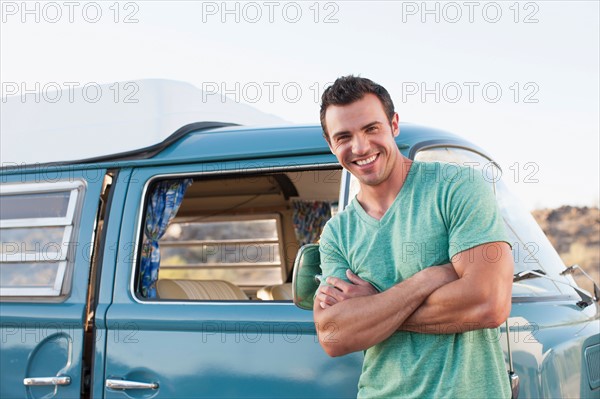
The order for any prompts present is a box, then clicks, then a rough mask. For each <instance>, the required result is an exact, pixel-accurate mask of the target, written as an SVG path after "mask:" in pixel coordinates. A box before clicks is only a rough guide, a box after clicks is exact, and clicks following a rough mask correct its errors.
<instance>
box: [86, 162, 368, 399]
mask: <svg viewBox="0 0 600 399" xmlns="http://www.w3.org/2000/svg"><path fill="white" fill-rule="evenodd" d="M257 165H258V164H257V163H256V162H254V163H252V162H249V161H248V162H241V163H240V162H236V163H233V162H232V163H220V164H218V165H217V164H204V165H180V166H172V167H164V168H160V169H159V168H154V167H153V168H143V169H137V170H135V173H134V176H135V179H132V180H131V182H130V184H129V189H128V190H127V199H126V202H125V207H124V210H123V217H122V219H123V221H124V222H123V223H122V225H121V230H120V243H119V246H118V254H117V265H116V273H115V277H114V293H113V298H112V303H111V304H110V306H109V307H108V310H107V312H106V319H105V321H104V322H102V323H100V322H99V323H98V324H97V325H98V326H100V325H101V324H103V325H105V328H106V331H105V332H104V333H103V334H105V336H106V337H107V338H106V351H105V353H104V358H105V376H104V377H105V381H104V386H105V391H104V396H105V398H129V397H156V398H217V397H227V398H232V397H236V398H242V397H254V398H256V397H261V398H262V397H276V398H282V397H296V398H297V397H320V398H331V397H336V398H339V397H356V393H357V382H358V377H359V375H360V371H361V364H362V357H363V355H362V353H354V354H351V355H348V356H343V357H340V358H335V359H333V358H330V357H328V356H327V355H326V354H325V352H324V351H323V350H322V349H321V347H320V345H319V343H318V341H317V338H316V333H315V328H314V323H313V316H312V312H307V311H304V310H301V309H299V308H297V307H296V306H295V305H294V304H293V302H292V301H291V297H290V299H289V300H269V299H268V298H267V296H263V295H269V293H268V291H269V290H267V289H266V287H264V286H263V287H260V285H261V284H263V283H268V282H269V281H267V280H264V281H262V280H260V279H261V278H267V277H268V276H277V273H276V272H275V271H276V270H277V267H278V266H277V265H278V264H282V263H281V262H284V263H285V262H287V261H289V262H290V263H289V266H290V267H289V269H285V268H284V269H279V272H278V273H279V279H280V280H279V282H281V283H282V284H279V285H277V287H281V286H285V283H286V281H288V280H287V275H286V274H287V272H286V270H287V271H289V272H291V264H292V263H293V259H285V260H282V258H285V257H286V256H287V255H285V253H286V252H285V251H286V250H287V249H288V248H292V247H293V248H295V250H297V248H298V241H296V238H294V239H293V241H294V244H293V245H291V241H290V240H291V239H290V234H291V235H292V236H293V235H294V228H293V227H292V224H291V222H289V223H288V219H287V218H288V217H289V216H290V215H291V212H292V211H291V210H290V209H289V208H285V206H283V207H282V203H281V201H283V202H287V203H288V204H291V202H290V201H292V200H293V199H294V198H295V197H296V198H298V197H301V196H302V191H303V190H304V189H301V188H300V186H301V185H302V186H303V187H305V188H306V190H304V191H305V192H306V193H307V194H306V196H307V197H308V196H310V197H312V198H313V199H315V198H316V197H318V196H319V189H318V187H319V184H327V185H329V186H328V187H326V188H325V189H329V190H330V191H331V192H333V194H332V195H330V197H333V201H334V202H335V203H337V196H338V195H339V187H340V182H339V180H338V181H335V182H333V181H328V180H327V176H328V174H331V173H335V174H337V175H338V176H339V175H341V170H340V169H339V166H337V163H336V161H335V158H333V157H332V156H331V155H328V156H325V155H323V156H311V157H305V158H303V159H301V160H299V159H294V162H293V165H294V168H299V167H302V165H305V166H303V167H304V168H312V169H314V168H315V165H321V167H322V166H323V165H325V166H327V165H329V168H332V167H336V168H337V169H338V170H337V171H334V172H332V171H330V170H326V171H325V172H326V173H323V174H322V175H321V177H315V176H317V175H315V174H314V173H313V172H312V171H311V172H310V173H309V172H307V173H306V174H304V175H302V176H299V175H298V174H297V173H296V174H294V175H292V173H291V172H290V169H286V167H285V166H282V162H281V161H279V162H270V161H268V160H264V161H261V162H260V167H257ZM271 165H273V166H271ZM275 165H276V166H275ZM299 165H300V166H299ZM294 170H296V169H294ZM202 171H210V172H202ZM240 171H244V172H243V173H240ZM263 174H264V175H265V176H269V178H268V179H264V178H263ZM161 179H168V180H164V181H169V182H171V183H169V184H172V187H175V191H179V190H182V189H181V186H182V185H184V184H185V185H188V184H189V182H188V183H186V179H191V180H193V183H191V185H189V186H188V188H187V191H186V193H185V194H184V197H183V198H184V199H183V202H182V205H181V207H180V208H179V210H178V211H177V212H176V213H177V215H174V219H173V220H172V221H171V223H170V224H179V227H177V229H176V230H177V231H176V232H168V233H165V236H163V238H162V240H164V241H166V242H165V243H164V244H162V243H159V245H161V250H160V251H161V263H160V264H161V266H160V267H161V269H160V271H159V280H158V283H159V284H158V289H157V295H156V297H153V298H149V297H144V295H145V294H143V293H142V292H141V290H140V284H141V283H140V281H143V279H142V278H140V276H139V273H140V270H141V263H142V262H143V261H142V260H141V258H142V257H143V251H144V249H143V248H140V246H141V242H142V240H143V237H144V236H143V234H144V233H143V231H142V229H143V228H146V227H147V226H148V223H149V222H148V219H149V217H148V214H147V209H148V205H149V204H152V205H153V206H155V208H156V209H158V208H161V206H163V205H162V204H161V203H160V201H158V200H157V199H156V198H155V197H152V193H153V192H156V190H155V187H157V186H156V185H157V184H158V183H156V184H155V183H154V182H161V181H163V180H161ZM215 179H216V180H215ZM300 180H302V182H301V181H300ZM256 190H262V191H261V192H260V193H258V194H257V191H256ZM261 193H262V194H261ZM190 195H191V196H192V198H190V197H189V196H190ZM169 198H171V200H172V201H174V202H175V203H176V202H177V200H173V199H172V197H169ZM316 199H319V198H316ZM314 204H315V206H316V207H317V206H318V205H319V203H318V202H315V203H314ZM334 205H335V204H334ZM178 206H179V205H178V204H176V207H178ZM190 212H196V213H195V214H191V213H190ZM258 215H262V216H260V218H262V219H261V220H262V221H265V222H264V225H265V226H268V225H269V223H273V225H274V226H279V227H278V228H277V231H278V234H281V236H277V235H275V236H271V235H267V236H256V237H253V238H248V236H246V235H243V234H245V233H246V230H245V227H244V228H242V227H240V228H238V229H235V228H230V226H231V225H230V224H228V223H230V222H231V220H240V221H242V222H245V221H247V220H248V218H250V217H252V218H253V219H252V220H257V219H258V218H259V216H258ZM154 216H156V215H154ZM154 216H153V218H154ZM156 219H158V218H156ZM200 222H207V223H209V222H210V223H212V227H211V228H212V230H211V232H212V233H211V234H212V235H206V234H204V233H202V231H203V230H201V229H199V230H195V231H196V232H195V233H194V234H193V235H192V236H190V237H187V238H185V237H184V236H185V235H186V230H185V229H186V228H190V225H192V224H193V223H200ZM279 223H281V225H280V224H279ZM240 226H241V225H240ZM196 227H197V226H195V227H194V228H196ZM221 227H222V228H221ZM218 229H221V230H219V231H220V232H225V231H226V232H227V234H231V235H220V234H221V233H218V234H217V233H216V231H217V230H218ZM290 229H291V233H290ZM242 233H243V234H242ZM223 234H225V233H223ZM168 235H170V236H172V237H179V239H180V240H183V241H179V242H173V240H171V239H164V237H166V236H168ZM231 237H233V238H231ZM282 237H285V238H282ZM125 243H127V244H126V245H127V246H126V245H125ZM132 243H133V245H132ZM167 244H168V245H167ZM182 246H184V247H185V248H182ZM261 248H262V249H265V251H262V249H261ZM267 248H270V249H271V250H272V251H274V252H269V251H267V250H266V249H267ZM273 248H274V249H273ZM295 250H294V251H295ZM185 251H187V252H185ZM261 251H262V253H263V255H264V254H265V253H269V254H271V253H276V256H274V257H272V258H269V257H266V258H265V257H260V256H257V255H256V253H257V252H261ZM282 251H283V252H282ZM290 251H291V250H290ZM294 253H295V252H294ZM194 254H197V255H194ZM240 254H241V255H240ZM244 254H245V255H244ZM203 256H205V257H206V258H207V259H202V257H203ZM239 256H241V257H244V256H246V261H244V259H242V261H241V262H240V261H239V259H238V257H239ZM292 257H293V255H292ZM191 258H193V259H192V260H190V259H191ZM248 259H251V260H250V261H248ZM253 262H254V263H253ZM278 262H280V263H278ZM163 269H165V270H163ZM166 269H168V270H166ZM191 269H193V270H191ZM259 270H271V271H273V273H270V272H269V273H263V272H258V271H259ZM281 270H284V272H283V273H282V272H281ZM166 271H168V273H169V274H168V275H165V274H163V272H166ZM236 271H241V272H244V273H246V272H248V271H255V273H246V274H245V275H244V276H253V277H252V278H257V279H259V280H260V281H262V282H261V283H260V284H259V283H255V284H254V286H252V284H250V283H244V281H243V278H242V277H239V276H241V274H239V273H238V274H236ZM186 273H187V274H186ZM236 275H237V276H238V277H239V279H236ZM161 276H162V277H161ZM165 276H168V278H167V279H164V277H165ZM186 276H187V277H186ZM257 276H258V277H257ZM248 278H250V277H248ZM268 278H271V277H268ZM164 280H167V282H168V283H169V284H168V285H167V284H163V285H162V286H161V285H160V283H161V282H164ZM259 280H257V281H259ZM271 282H272V281H271ZM273 291H276V290H273ZM269 292H270V291H269ZM187 295H189V296H187ZM195 295H197V296H196V297H195V298H197V299H194V296H195ZM212 295H214V296H212ZM230 295H231V296H230ZM207 298H208V299H207ZM261 298H262V299H261ZM332 333H333V334H334V333H335V332H332Z"/></svg>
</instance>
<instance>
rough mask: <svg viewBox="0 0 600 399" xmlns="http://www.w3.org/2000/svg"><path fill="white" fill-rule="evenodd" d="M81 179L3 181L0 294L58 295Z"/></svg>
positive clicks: (0, 196) (64, 274)
mask: <svg viewBox="0 0 600 399" xmlns="http://www.w3.org/2000/svg"><path fill="white" fill-rule="evenodd" d="M84 188H85V184H84V182H82V181H69V182H53V183H48V182H44V183H23V184H6V185H3V186H2V191H1V193H0V296H2V297H13V296H16V297H22V296H34V297H37V296H60V295H61V294H64V291H65V290H66V288H67V287H64V281H65V279H66V277H67V276H68V270H69V262H70V261H71V259H70V258H71V257H70V255H69V253H70V250H71V249H72V248H71V247H72V246H73V241H74V240H73V239H72V237H73V234H74V230H75V226H76V220H77V216H78V213H79V209H80V204H81V201H82V198H83V192H84Z"/></svg>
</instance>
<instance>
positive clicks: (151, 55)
mask: <svg viewBox="0 0 600 399" xmlns="http://www.w3.org/2000/svg"><path fill="white" fill-rule="evenodd" d="M0 3H1V9H2V24H1V30H0V81H1V83H2V93H1V94H2V96H3V97H5V96H7V95H24V91H25V90H35V89H39V90H40V91H42V93H43V94H44V95H45V96H42V99H41V101H44V100H45V99H46V98H50V97H51V94H50V92H51V91H52V90H56V88H63V89H64V88H68V87H69V86H68V85H73V84H77V85H78V86H85V85H92V84H96V83H99V84H111V83H112V82H127V81H132V80H138V79H149V78H161V79H173V80H178V81H184V82H189V83H191V84H193V85H195V86H196V87H198V88H199V89H203V90H204V91H205V92H206V95H207V96H217V95H218V94H217V92H222V93H224V94H225V95H227V96H228V97H229V98H230V99H233V100H234V101H236V102H240V103H243V104H249V105H252V106H254V107H256V108H258V109H259V110H261V111H264V112H267V113H270V114H274V115H277V116H279V117H281V118H283V119H285V120H286V121H289V122H290V123H318V122H319V117H318V112H319V96H320V93H321V92H322V90H323V88H324V87H326V85H327V84H329V83H330V82H332V81H333V80H335V79H336V78H337V77H339V76H343V75H348V74H355V75H360V76H363V77H368V78H370V79H372V80H374V81H376V82H377V83H380V84H382V85H383V86H385V87H386V88H387V89H388V91H389V92H390V94H391V95H392V98H393V100H394V103H395V106H396V110H397V112H398V113H399V116H400V120H401V121H405V122H412V123H418V124H421V125H426V126H431V127H436V128H441V129H444V130H448V131H451V132H453V133H456V134H458V135H460V136H462V137H464V138H466V139H468V140H469V141H471V142H473V143H475V144H476V145H478V146H480V147H482V148H484V149H485V150H487V152H489V153H490V154H491V155H492V156H493V157H494V158H495V160H496V161H497V162H498V163H499V164H500V166H501V168H502V169H503V178H504V181H505V182H506V183H507V184H508V185H509V187H510V188H511V189H512V191H514V192H515V193H516V195H517V196H518V197H519V198H521V200H522V201H523V203H524V205H525V207H526V208H528V209H537V208H544V207H558V206H561V205H575V206H598V205H599V201H600V200H599V196H600V195H599V190H600V188H599V181H600V176H599V173H600V172H599V170H600V165H599V148H600V142H599V137H600V134H599V131H600V126H599V120H600V115H599V113H600V111H599V110H600V100H599V87H600V82H599V80H600V79H599V71H600V64H599V49H600V43H599V37H600V32H599V26H600V22H599V15H600V9H599V4H600V2H598V1H568V2H567V1H520V2H517V1H496V2H493V1H456V2H438V1H427V2H423V1H415V2H413V1H381V2H378V1H370V2H366V1H322V2H316V1H296V2H294V1H264V2H261V1H257V2H237V1H230V2H222V1H216V2H212V1H207V2H198V1H170V2H166V1H122V2H116V1H97V2H88V1H83V2H79V1H73V2H68V1H66V2H61V1H56V2H39V1H28V2H22V1H1V2H0ZM112 94H115V93H112ZM127 94H128V93H125V92H121V93H118V96H116V97H115V101H125V99H126V97H127ZM25 98H26V99H30V98H32V97H31V96H29V97H27V96H26V97H25ZM27 101H31V100H27ZM0 133H1V132H0ZM400 134H402V133H400ZM32 151H43V148H35V146H33V147H32Z"/></svg>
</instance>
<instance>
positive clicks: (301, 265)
mask: <svg viewBox="0 0 600 399" xmlns="http://www.w3.org/2000/svg"><path fill="white" fill-rule="evenodd" d="M320 279H321V260H320V255H319V244H306V245H304V246H303V247H302V248H300V249H299V250H298V255H296V260H295V261H294V272H293V274H292V294H293V296H294V304H295V305H296V306H298V307H299V308H300V309H306V310H313V303H314V299H315V292H316V291H317V288H319V285H320V284H321V283H320Z"/></svg>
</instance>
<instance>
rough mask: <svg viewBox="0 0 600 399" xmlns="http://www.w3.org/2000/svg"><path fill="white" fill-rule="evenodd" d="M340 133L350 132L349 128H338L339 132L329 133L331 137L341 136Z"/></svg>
mask: <svg viewBox="0 0 600 399" xmlns="http://www.w3.org/2000/svg"><path fill="white" fill-rule="evenodd" d="M342 134H350V131H349V130H340V131H339V132H335V133H332V134H331V138H334V137H337V136H341V135H342Z"/></svg>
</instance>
